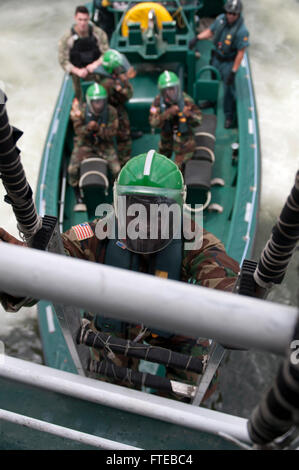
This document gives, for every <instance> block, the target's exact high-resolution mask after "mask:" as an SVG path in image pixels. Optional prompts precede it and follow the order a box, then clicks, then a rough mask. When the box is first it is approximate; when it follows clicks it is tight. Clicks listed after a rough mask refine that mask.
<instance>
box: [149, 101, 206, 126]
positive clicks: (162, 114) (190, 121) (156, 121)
mask: <svg viewBox="0 0 299 470" xmlns="http://www.w3.org/2000/svg"><path fill="white" fill-rule="evenodd" d="M183 98H184V109H185V108H186V114H185V117H186V123H187V126H188V128H189V129H190V128H195V127H198V126H199V125H200V124H201V121H202V113H201V111H200V109H199V108H198V107H197V106H196V104H195V103H194V101H193V99H192V98H191V97H190V96H189V95H187V94H186V93H183ZM189 113H190V115H188V114H189ZM166 121H169V122H170V124H171V125H173V124H175V121H178V115H177V116H170V117H169V115H168V113H167V108H166V109H165V111H162V110H161V96H160V95H158V96H156V98H155V99H154V101H153V103H152V105H151V107H150V115H149V122H150V125H151V127H157V128H163V127H164V124H165V122H166Z"/></svg>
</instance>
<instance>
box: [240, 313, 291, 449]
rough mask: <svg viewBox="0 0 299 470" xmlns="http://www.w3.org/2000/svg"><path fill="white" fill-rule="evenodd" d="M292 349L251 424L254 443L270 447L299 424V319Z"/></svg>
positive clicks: (251, 436) (253, 416)
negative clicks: (275, 440)
mask: <svg viewBox="0 0 299 470" xmlns="http://www.w3.org/2000/svg"><path fill="white" fill-rule="evenodd" d="M290 346H291V347H290V349H289V351H288V354H287V357H286V359H285V360H284V362H283V364H282V365H281V367H280V369H279V372H278V375H277V377H276V380H275V382H274V384H273V386H272V387H271V389H270V390H269V391H268V393H267V394H266V395H265V396H264V398H263V400H262V401H261V403H260V404H259V405H258V406H257V407H256V408H255V410H254V411H253V413H252V416H251V418H250V420H249V421H248V432H249V435H250V438H251V440H252V441H253V442H254V443H255V444H259V445H265V444H269V443H270V442H272V441H273V440H274V439H275V438H277V437H279V436H282V435H283V434H285V433H286V432H287V431H289V430H290V429H291V428H292V426H293V425H295V424H297V425H298V421H299V419H298V417H299V352H298V351H299V349H298V348H299V318H298V321H297V325H296V328H295V331H294V334H293V338H292V340H291V343H290ZM296 347H297V351H296Z"/></svg>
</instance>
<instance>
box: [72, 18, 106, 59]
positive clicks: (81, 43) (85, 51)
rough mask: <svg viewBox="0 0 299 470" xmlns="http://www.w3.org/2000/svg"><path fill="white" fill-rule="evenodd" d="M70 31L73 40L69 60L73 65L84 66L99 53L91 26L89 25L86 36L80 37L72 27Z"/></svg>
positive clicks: (96, 57)
mask: <svg viewBox="0 0 299 470" xmlns="http://www.w3.org/2000/svg"><path fill="white" fill-rule="evenodd" d="M71 31H72V34H73V36H74V39H75V40H74V45H73V47H72V48H71V50H70V62H71V63H72V64H73V65H75V67H79V68H83V67H86V65H88V64H91V63H92V62H94V61H95V60H97V59H98V58H99V57H100V55H101V51H100V49H99V46H98V42H97V39H96V37H95V36H94V35H93V28H92V26H91V25H89V27H88V36H87V37H86V38H80V37H79V36H78V34H77V33H76V31H75V29H74V27H72V29H71Z"/></svg>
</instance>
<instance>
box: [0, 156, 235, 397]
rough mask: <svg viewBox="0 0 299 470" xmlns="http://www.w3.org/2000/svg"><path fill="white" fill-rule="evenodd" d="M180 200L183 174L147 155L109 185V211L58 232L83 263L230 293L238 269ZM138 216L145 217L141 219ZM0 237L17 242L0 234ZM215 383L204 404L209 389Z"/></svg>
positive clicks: (162, 337) (184, 346)
mask: <svg viewBox="0 0 299 470" xmlns="http://www.w3.org/2000/svg"><path fill="white" fill-rule="evenodd" d="M185 198H186V188H185V185H184V181H183V175H182V173H181V171H180V170H179V168H178V166H177V165H176V164H175V163H174V162H173V161H172V160H170V159H169V158H167V157H165V156H164V155H161V154H159V153H157V152H155V151H154V150H150V151H149V152H147V153H143V154H141V155H138V156H136V157H134V158H132V159H130V160H129V162H127V164H126V165H125V166H124V167H123V168H122V169H121V171H120V173H119V175H118V179H117V181H115V183H114V212H111V213H110V214H109V215H108V216H107V217H105V218H102V219H96V220H94V221H93V222H91V223H86V224H84V226H85V230H84V234H83V235H82V230H80V225H78V226H74V227H72V228H71V229H70V230H68V231H67V232H65V233H64V234H62V240H63V245H64V249H65V252H66V254H67V255H69V256H72V257H75V258H79V259H82V260H87V261H92V262H96V263H104V264H106V265H108V266H114V267H118V268H121V269H128V270H133V271H137V272H143V273H147V274H149V275H153V276H158V277H162V278H168V279H172V280H178V281H182V282H188V283H190V284H193V285H199V286H204V287H208V288H213V289H220V290H223V291H228V292H231V291H232V290H233V288H234V285H235V282H236V279H237V275H238V272H239V265H238V263H237V262H236V261H234V260H233V259H232V258H230V257H229V256H228V255H227V253H226V251H225V248H224V246H223V244H222V243H221V241H220V240H219V239H218V238H217V237H215V236H214V235H213V234H212V233H209V232H207V231H206V230H205V229H200V228H199V226H197V227H196V224H195V222H194V221H191V218H189V217H188V216H185V215H184V219H183V206H184V202H185ZM136 205H139V207H140V209H138V211H140V213H139V216H138V226H137V225H136V224H135V223H134V218H132V216H131V215H130V214H131V213H132V212H130V208H131V210H132V209H133V207H134V208H135V207H136ZM163 207H164V208H165V207H167V208H171V210H173V211H174V212H173V214H174V213H176V216H173V217H171V213H172V212H169V214H168V215H169V217H168V218H167V219H165V217H163V218H162V217H161V212H159V210H160V209H161V210H162V209H163ZM157 208H158V209H159V210H156V209H157ZM105 210H106V209H105ZM142 212H143V214H145V217H144V218H142V217H140V214H142ZM135 215H136V212H135ZM115 216H116V217H115ZM185 217H186V219H185ZM132 219H133V220H132ZM165 220H166V223H165V226H163V223H164V222H165ZM135 222H136V219H135ZM133 225H134V228H133ZM107 227H110V229H111V230H109V228H108V230H107ZM136 234H137V237H136ZM1 239H2V240H4V241H7V242H9V243H18V244H20V242H18V241H17V240H16V239H15V238H14V237H12V236H11V235H9V234H8V233H7V232H5V230H3V229H0V240H1ZM153 295H154V293H153ZM99 301H100V299H99ZM2 302H3V305H4V307H5V308H6V309H9V308H13V304H12V299H11V298H9V297H8V298H7V297H5V295H2ZM198 308H200V305H199V306H198ZM170 313H171V312H170ZM182 314H183V312H182ZM111 325H112V326H111ZM92 328H93V329H94V330H96V331H98V330H100V331H103V332H111V333H112V334H114V335H117V336H119V337H122V338H125V339H130V340H133V339H136V338H137V336H138V340H140V341H141V340H142V339H145V340H146V342H147V343H149V344H151V345H153V346H160V347H164V348H167V349H171V350H173V351H176V352H181V353H183V354H187V355H193V356H197V357H200V358H202V356H203V355H205V354H206V353H207V348H208V341H206V340H202V339H199V338H190V337H185V336H182V335H178V334H173V333H167V332H162V331H158V330H153V329H146V328H144V327H143V326H141V325H139V326H132V325H130V324H128V323H124V322H121V321H117V320H112V321H111V320H110V321H109V319H108V318H106V319H105V318H104V317H101V316H98V315H97V316H96V317H95V318H94V320H93V323H92ZM95 353H96V352H95ZM116 357H117V361H119V362H120V364H119V363H118V365H122V366H125V367H128V366H129V367H131V364H130V360H129V359H128V357H126V356H121V355H117V356H116ZM166 371H167V377H168V378H169V379H171V380H172V379H175V380H178V381H180V382H186V383H191V384H193V385H194V384H196V380H197V377H198V376H197V374H196V373H194V372H190V371H188V370H178V369H176V368H175V369H171V368H168V367H166ZM215 380H216V378H215V379H214V381H213V383H212V384H211V386H210V388H209V390H208V392H207V394H206V397H205V398H207V397H208V396H209V395H210V394H211V393H212V392H213V391H214V390H215V386H216V382H217V381H216V382H215ZM174 397H175V398H177V397H176V396H174Z"/></svg>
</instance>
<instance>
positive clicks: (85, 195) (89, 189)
mask: <svg viewBox="0 0 299 470" xmlns="http://www.w3.org/2000/svg"><path fill="white" fill-rule="evenodd" d="M108 189H109V179H108V163H107V162H106V161H105V160H103V159H102V158H87V159H86V160H83V162H82V163H81V165H80V179H79V190H80V194H81V195H82V199H83V200H84V203H85V204H86V206H87V210H88V213H90V214H92V215H94V214H95V209H96V207H97V205H98V204H99V201H100V200H101V199H102V198H103V193H104V194H105V195H106V194H107V193H108Z"/></svg>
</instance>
